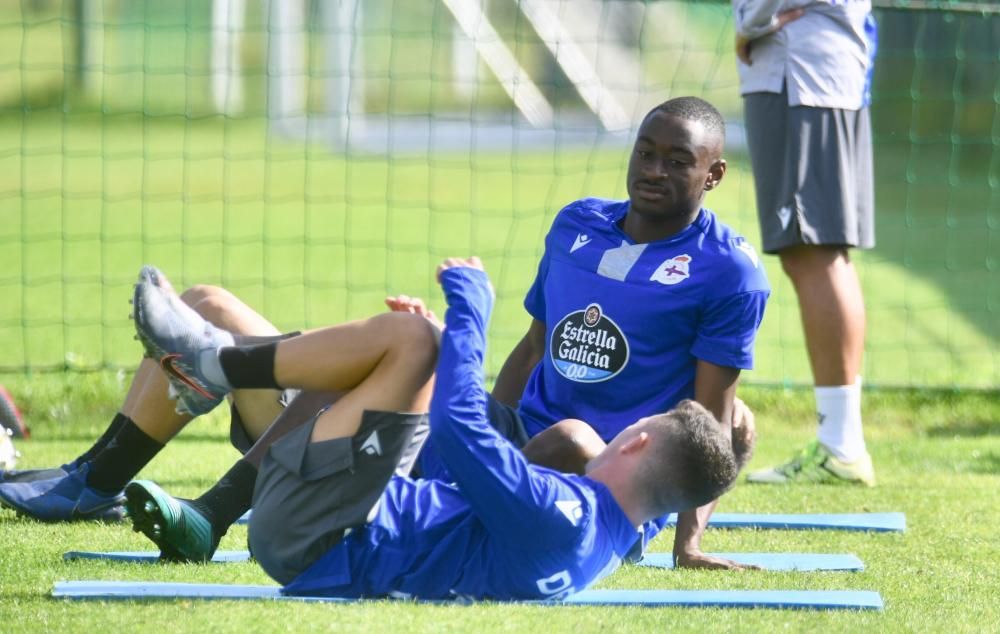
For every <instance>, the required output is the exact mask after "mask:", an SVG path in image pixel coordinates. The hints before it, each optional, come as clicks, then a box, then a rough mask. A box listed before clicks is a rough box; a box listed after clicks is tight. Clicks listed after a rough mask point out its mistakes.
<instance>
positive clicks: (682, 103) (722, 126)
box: [643, 97, 726, 144]
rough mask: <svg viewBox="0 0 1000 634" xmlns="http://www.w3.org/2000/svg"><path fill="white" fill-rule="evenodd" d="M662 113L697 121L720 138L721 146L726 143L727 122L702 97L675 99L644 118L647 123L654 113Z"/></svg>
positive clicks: (665, 102) (657, 107)
mask: <svg viewBox="0 0 1000 634" xmlns="http://www.w3.org/2000/svg"><path fill="white" fill-rule="evenodd" d="M657 112H662V113H664V114H669V115H673V116H675V117H678V118H680V119H684V120H686V121H697V122H698V123H701V124H702V125H703V126H705V129H706V130H707V131H708V132H709V133H710V134H712V135H713V136H718V138H719V142H720V144H724V143H725V141H726V120H725V119H723V118H722V113H721V112H719V111H718V109H717V108H716V107H715V106H713V105H712V104H710V103H708V102H707V101H705V100H704V99H701V98H700V97H674V98H673V99H668V100H667V101H664V102H663V103H661V104H660V105H658V106H656V107H655V108H653V109H652V110H650V111H649V112H648V113H646V116H645V117H644V118H643V120H644V121H645V120H646V119H648V118H649V117H650V116H652V115H653V114H654V113H657Z"/></svg>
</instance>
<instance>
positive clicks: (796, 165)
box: [743, 90, 875, 253]
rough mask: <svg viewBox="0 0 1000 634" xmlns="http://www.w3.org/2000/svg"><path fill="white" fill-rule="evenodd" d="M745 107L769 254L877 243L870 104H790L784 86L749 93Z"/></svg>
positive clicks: (864, 246)
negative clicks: (797, 248)
mask: <svg viewBox="0 0 1000 634" xmlns="http://www.w3.org/2000/svg"><path fill="white" fill-rule="evenodd" d="M743 106H744V115H745V119H746V130H747V145H748V147H749V150H750V162H751V165H752V167H753V175H754V182H755V184H756V190H757V214H758V217H759V219H760V228H761V242H762V248H763V250H764V252H765V253H777V252H779V251H781V250H782V249H787V248H789V247H793V246H797V245H826V246H841V247H856V248H861V249H870V248H872V247H874V246H875V197H874V175H873V171H872V170H873V168H872V139H871V120H870V118H869V113H868V108H867V107H866V108H862V109H861V110H840V109H837V108H816V107H811V106H789V105H788V95H787V93H786V92H785V91H784V90H783V91H782V92H781V94H775V93H763V92H759V93H750V94H747V95H745V96H744V101H743Z"/></svg>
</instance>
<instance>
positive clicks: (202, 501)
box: [191, 459, 257, 537]
mask: <svg viewBox="0 0 1000 634" xmlns="http://www.w3.org/2000/svg"><path fill="white" fill-rule="evenodd" d="M256 483H257V468H256V467H254V466H253V465H252V464H250V463H249V462H247V461H246V460H242V459H241V460H237V461H236V464H234V465H233V466H232V468H231V469H230V470H229V471H227V472H226V475H224V476H222V478H220V479H219V481H218V482H216V483H215V485H214V486H213V487H212V488H211V489H209V490H208V491H205V492H204V493H202V494H201V496H200V497H199V498H197V499H195V500H191V504H193V505H194V506H195V508H197V509H198V510H199V511H200V512H201V514H202V515H204V516H205V518H206V519H208V521H209V523H211V524H212V532H214V533H215V536H216V537H222V536H223V535H225V534H226V531H227V530H229V527H230V526H232V525H233V523H235V522H236V520H238V519H240V517H241V516H242V515H243V514H244V513H246V512H247V511H249V510H250V505H251V504H252V503H253V487H254V485H255V484H256Z"/></svg>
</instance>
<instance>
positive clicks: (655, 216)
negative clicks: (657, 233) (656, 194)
mask: <svg viewBox="0 0 1000 634" xmlns="http://www.w3.org/2000/svg"><path fill="white" fill-rule="evenodd" d="M629 207H630V209H631V210H632V211H635V212H637V213H639V214H641V215H643V216H646V217H648V218H650V219H651V220H659V219H667V218H671V217H673V216H675V215H676V213H675V210H674V205H673V202H672V201H670V200H668V199H666V198H662V199H659V200H655V201H651V200H645V199H643V198H642V197H634V198H632V199H631V201H630V204H629Z"/></svg>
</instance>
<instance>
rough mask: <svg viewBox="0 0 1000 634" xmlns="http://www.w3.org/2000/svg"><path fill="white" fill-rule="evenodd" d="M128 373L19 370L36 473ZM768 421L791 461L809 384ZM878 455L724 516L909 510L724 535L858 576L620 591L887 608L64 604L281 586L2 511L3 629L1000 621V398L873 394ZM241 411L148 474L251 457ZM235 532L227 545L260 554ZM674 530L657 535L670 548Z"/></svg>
mask: <svg viewBox="0 0 1000 634" xmlns="http://www.w3.org/2000/svg"><path fill="white" fill-rule="evenodd" d="M127 378H128V377H127V376H126V375H122V374H115V373H110V372H105V373H95V374H85V375H45V376H38V377H23V376H5V377H3V380H4V382H5V383H6V384H7V387H8V388H9V389H11V391H12V392H14V393H15V394H16V395H17V396H18V398H19V400H20V404H21V405H22V406H23V408H24V409H25V411H26V414H27V415H28V416H29V417H30V419H31V420H32V421H33V423H34V432H35V435H36V439H35V440H32V441H27V442H23V443H20V445H19V447H20V449H21V451H22V452H23V454H24V457H23V458H22V465H23V466H25V467H31V466H43V465H52V464H58V463H61V462H63V461H65V460H67V459H70V458H71V457H73V456H75V455H77V454H78V453H79V452H80V451H82V450H83V449H85V448H86V447H87V446H89V443H90V442H91V441H92V440H93V439H94V438H95V437H96V436H97V435H98V434H99V433H100V432H101V431H102V430H103V428H104V427H105V425H106V421H107V420H110V416H111V414H112V413H113V405H112V404H113V403H115V402H116V401H118V400H120V399H121V397H122V395H123V393H124V387H125V382H126V380H127ZM744 397H745V398H746V399H747V401H748V402H749V403H750V404H751V406H752V407H754V409H755V410H756V411H757V412H758V413H759V429H760V431H761V441H760V446H759V448H758V452H757V456H756V457H755V459H754V461H753V463H752V465H751V466H752V467H753V466H764V465H766V464H769V463H771V462H773V461H775V460H778V459H782V458H784V457H785V456H786V455H787V454H788V453H789V452H790V451H792V450H793V449H794V448H795V447H796V446H798V445H799V443H801V442H802V441H804V440H806V439H807V437H808V436H809V434H810V433H811V431H812V430H811V425H808V424H807V421H808V420H809V419H810V418H811V416H812V414H811V411H810V409H809V401H810V399H809V397H808V394H807V393H804V392H801V391H795V390H776V389H765V388H756V389H753V388H751V389H747V390H744ZM865 408H866V416H867V418H866V421H867V423H868V436H869V447H870V450H871V452H872V454H873V456H874V457H875V461H876V464H877V467H878V475H879V478H880V480H881V482H880V485H879V486H878V487H877V488H875V489H873V490H860V489H855V488H839V487H836V488H829V487H822V486H800V487H794V488H757V487H751V486H747V485H741V486H738V487H737V488H736V489H735V490H734V491H733V492H731V493H730V494H728V495H727V496H726V497H725V498H724V499H723V502H722V505H721V506H720V509H721V510H723V511H746V512H861V511H873V512H877V511H903V512H905V513H906V515H907V520H908V525H909V528H908V530H907V531H906V533H904V534H883V535H879V534H854V533H824V532H774V531H772V532H767V531H710V532H709V533H708V534H707V535H706V537H705V541H704V545H705V547H706V548H707V549H709V550H715V551H746V552H750V551H775V552H781V551H784V552H795V551H807V552H809V551H811V552H853V553H855V554H857V555H858V556H860V557H861V559H862V560H864V562H865V564H866V566H867V568H866V570H865V571H864V572H860V573H762V572H742V573H720V572H691V571H688V572H669V571H662V570H659V571H657V570H642V569H634V568H625V569H622V570H620V571H618V572H616V573H615V574H614V575H612V576H611V577H609V578H608V579H606V580H605V581H604V582H602V584H601V587H605V588H631V589H637V588H644V589H653V588H659V589H865V590H876V591H879V592H881V593H882V596H883V598H884V600H885V602H886V610H885V611H884V612H883V613H845V612H837V613H819V612H791V611H763V610H759V611H742V610H714V609H656V610H645V609H638V608H635V609H631V608H630V609H626V608H614V609H594V608H584V609H577V608H574V609H560V610H551V609H547V608H546V609H543V608H529V607H517V606H504V605H490V604H483V605H477V606H474V607H457V606H453V607H429V606H415V605H410V604H406V603H386V602H373V603H366V604H362V605H356V606H340V607H335V606H317V605H287V604H286V605H272V604H265V603H251V604H247V603H210V604H209V603H197V602H190V601H178V602H169V603H155V604H145V605H142V604H133V603H110V604H101V603H63V602H59V601H55V600H52V599H49V598H48V597H47V593H48V592H49V591H50V590H51V587H52V584H53V582H54V581H56V580H69V579H107V580H112V579H134V580H160V581H170V580H172V581H201V582H218V583H269V581H268V579H267V577H266V576H265V575H264V573H263V572H262V571H261V570H260V569H259V568H258V567H257V566H256V565H255V564H253V563H245V564H227V565H183V566H159V565H156V566H148V565H146V566H144V565H137V564H109V563H98V562H74V563H65V562H63V561H62V560H61V555H62V553H63V552H65V551H67V550H71V549H92V550H129V549H145V548H146V547H147V546H148V544H147V543H145V542H144V540H143V538H141V537H140V536H139V535H137V534H135V533H132V532H131V531H130V530H129V529H128V528H127V527H124V526H99V525H85V524H77V525H59V526H55V525H45V524H39V523H36V522H33V521H27V520H23V519H19V518H17V517H16V516H15V515H14V514H13V513H12V512H10V511H7V510H4V511H0V535H2V544H3V548H0V571H2V574H0V622H2V625H0V630H3V631H9V632H51V631H91V630H95V629H108V630H115V631H117V630H121V631H139V630H142V631H156V630H161V629H162V630H170V631H178V632H188V631H192V632H194V631H198V632H205V631H219V632H244V631H259V630H267V631H296V632H297V631H320V630H333V631H357V632H368V631H372V630H373V629H375V628H377V629H378V630H380V631H406V632H410V631H413V632H418V631H427V632H431V631H434V632H438V631H454V632H469V631H512V632H520V631H527V630H529V629H533V630H538V629H542V628H543V629H544V630H545V631H546V632H592V631H647V632H648V631H670V630H680V631H731V630H736V631H778V630H782V631H817V630H819V631H852V632H853V631H879V632H881V631H900V632H901V631H922V632H927V631H947V632H981V631H998V630H1000V604H998V602H997V601H996V591H997V588H998V587H1000V571H998V569H997V562H998V561H1000V542H998V540H997V537H996V526H997V525H998V524H1000V507H998V506H997V504H996V491H997V489H998V488H1000V428H998V426H997V422H996V421H1000V397H997V396H995V395H994V396H988V395H986V394H956V393H950V392H942V393H929V392H892V391H890V392H879V393H875V394H869V395H868V396H867V400H866V402H865ZM225 423H226V421H224V420H222V419H221V418H220V417H217V416H216V417H213V418H211V419H209V420H205V421H199V422H196V423H194V424H192V425H191V427H190V428H189V429H187V430H185V431H184V432H182V433H181V434H180V435H179V436H178V437H177V439H176V440H175V441H174V442H173V443H171V444H170V445H169V446H168V447H167V449H165V450H164V451H163V452H162V453H161V455H160V456H158V457H157V458H156V459H155V460H154V461H153V462H152V463H151V464H150V465H149V466H148V467H147V469H146V470H145V471H144V472H143V474H142V475H143V476H144V477H150V478H153V479H155V480H157V481H159V482H160V483H161V484H163V485H165V486H166V488H167V489H168V490H170V491H172V492H174V493H177V494H181V495H194V494H196V493H198V492H200V491H201V490H202V489H203V488H204V487H206V486H208V485H210V484H211V483H212V482H214V480H215V478H217V477H218V476H219V475H221V474H222V473H223V471H224V470H225V469H226V468H227V467H228V466H229V465H230V464H231V462H232V460H234V459H235V457H236V453H235V452H234V451H233V450H232V449H231V448H230V447H229V446H228V444H227V443H226V434H225V432H226V427H225ZM245 539H246V532H245V529H244V528H241V527H237V528H234V529H233V530H232V531H231V532H230V534H229V535H228V536H227V537H226V538H225V539H224V540H223V542H222V548H226V549H242V548H244V547H245ZM670 539H671V538H670V535H669V534H667V535H664V536H661V537H660V538H658V539H657V540H656V541H654V543H653V548H654V550H666V549H669V546H670V543H671V541H670Z"/></svg>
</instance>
